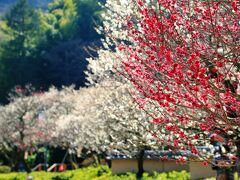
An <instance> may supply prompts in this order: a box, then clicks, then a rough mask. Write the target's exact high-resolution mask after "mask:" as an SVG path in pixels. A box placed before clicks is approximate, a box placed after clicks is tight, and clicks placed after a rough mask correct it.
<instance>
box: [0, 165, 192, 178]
mask: <svg viewBox="0 0 240 180" xmlns="http://www.w3.org/2000/svg"><path fill="white" fill-rule="evenodd" d="M28 175H29V176H32V177H33V179H34V180H42V179H44V180H79V179H81V180H106V179H107V180H136V179H137V178H136V174H135V173H130V172H129V173H124V174H118V175H113V174H112V172H111V169H109V168H108V167H107V166H98V167H87V168H82V169H77V170H73V171H66V172H61V173H60V172H44V171H40V172H32V173H30V174H27V173H10V174H0V180H26V177H27V176H28ZM189 177H190V175H189V173H187V172H186V171H182V172H176V171H173V172H169V173H157V172H154V173H153V174H148V173H144V174H143V178H142V180H175V179H176V180H187V179H190V178H189Z"/></svg>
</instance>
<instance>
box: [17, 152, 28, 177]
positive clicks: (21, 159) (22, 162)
mask: <svg viewBox="0 0 240 180" xmlns="http://www.w3.org/2000/svg"><path fill="white" fill-rule="evenodd" d="M24 153H25V152H24V151H20V152H18V155H17V161H16V164H15V168H14V170H15V171H19V170H21V168H22V170H25V171H27V172H28V173H29V172H31V168H30V167H29V166H28V164H27V163H26V161H25V159H24Z"/></svg>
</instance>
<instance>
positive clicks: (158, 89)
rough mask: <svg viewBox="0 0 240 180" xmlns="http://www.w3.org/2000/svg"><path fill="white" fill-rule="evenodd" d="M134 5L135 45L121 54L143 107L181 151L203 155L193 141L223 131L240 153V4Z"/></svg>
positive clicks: (131, 30)
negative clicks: (150, 107)
mask: <svg viewBox="0 0 240 180" xmlns="http://www.w3.org/2000/svg"><path fill="white" fill-rule="evenodd" d="M134 2H136V6H138V13H139V16H136V17H132V18H129V22H128V23H127V24H128V28H127V30H128V36H129V37H131V39H132V42H129V43H126V44H124V43H121V44H120V45H119V50H120V51H122V52H124V53H125V54H126V57H125V58H124V59H122V66H123V69H124V72H125V74H124V75H125V76H126V77H127V78H128V79H129V80H130V81H131V82H132V83H133V85H134V86H135V88H136V89H137V90H138V92H140V97H139V102H141V107H142V108H143V109H144V106H145V105H146V104H148V103H149V104H152V105H154V106H155V107H157V108H158V109H159V110H158V111H157V112H156V111H150V110H148V109H147V108H146V109H145V110H146V111H147V112H148V113H149V114H150V115H151V116H152V117H153V121H152V122H153V123H156V124H159V126H160V127H161V128H164V129H165V131H166V134H171V135H172V136H173V138H172V139H171V141H172V142H173V146H174V147H176V148H177V147H181V148H182V149H185V148H187V149H190V150H191V151H192V152H193V153H194V154H197V153H198V152H197V149H196V148H195V147H194V143H193V141H194V140H199V141H200V140H204V139H203V138H204V137H205V139H206V138H207V137H208V133H211V132H213V131H214V129H216V128H218V129H221V130H222V131H224V132H225V133H226V135H227V138H228V139H229V140H231V142H234V143H235V144H234V145H236V146H237V147H238V148H239V150H240V143H239V140H240V137H239V136H238V135H239V133H240V128H239V125H240V59H239V55H240V46H239V42H240V37H239V32H240V31H239V30H240V24H239V19H240V11H239V6H238V3H237V1H236V0H233V1H221V0H220V1H219V0H211V1H208V0H203V1H192V0H181V1H180V0H158V2H157V4H154V5H153V6H149V3H146V2H145V1H144V0H135V1H134ZM147 4H148V5H147ZM150 4H151V3H150ZM143 99H144V101H146V102H144V101H143ZM166 120H167V121H166ZM222 131H221V132H222ZM200 134H202V135H201V136H200ZM155 136H159V137H160V136H161V135H160V133H159V134H158V135H157V133H156V134H155ZM201 138H202V139H201ZM160 139H161V138H160ZM162 139H163V140H164V137H163V138H162Z"/></svg>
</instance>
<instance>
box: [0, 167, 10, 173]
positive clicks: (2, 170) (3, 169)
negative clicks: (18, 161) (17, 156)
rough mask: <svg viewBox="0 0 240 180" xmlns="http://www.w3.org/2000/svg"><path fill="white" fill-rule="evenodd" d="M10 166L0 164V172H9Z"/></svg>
mask: <svg viewBox="0 0 240 180" xmlns="http://www.w3.org/2000/svg"><path fill="white" fill-rule="evenodd" d="M10 172H11V168H10V167H9V166H0V173H10Z"/></svg>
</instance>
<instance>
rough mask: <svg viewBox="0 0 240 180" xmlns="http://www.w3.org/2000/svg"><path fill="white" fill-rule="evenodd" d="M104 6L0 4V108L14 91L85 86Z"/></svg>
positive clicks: (73, 0)
mask: <svg viewBox="0 0 240 180" xmlns="http://www.w3.org/2000/svg"><path fill="white" fill-rule="evenodd" d="M104 2H105V0H53V1H51V0H29V1H27V0H18V1H17V0H1V2H0V18H1V19H0V103H2V104H6V103H8V93H9V92H10V91H11V89H12V88H14V87H15V86H19V87H20V86H24V85H26V84H32V86H34V87H36V89H37V90H43V91H44V90H46V89H48V88H49V87H50V86H52V85H54V86H56V87H59V88H60V87H62V86H69V85H72V84H74V85H75V86H76V87H77V88H78V87H80V86H84V84H85V77H84V70H85V69H86V66H87V61H86V60H85V59H86V58H88V57H90V56H96V54H97V53H96V51H95V50H96V49H97V48H98V47H100V46H101V41H100V38H101V37H100V35H99V34H98V33H97V32H96V31H95V29H94V28H95V27H96V26H97V25H100V24H101V17H100V14H101V12H102V11H103V9H102V8H101V6H100V5H99V3H103V4H104Z"/></svg>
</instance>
